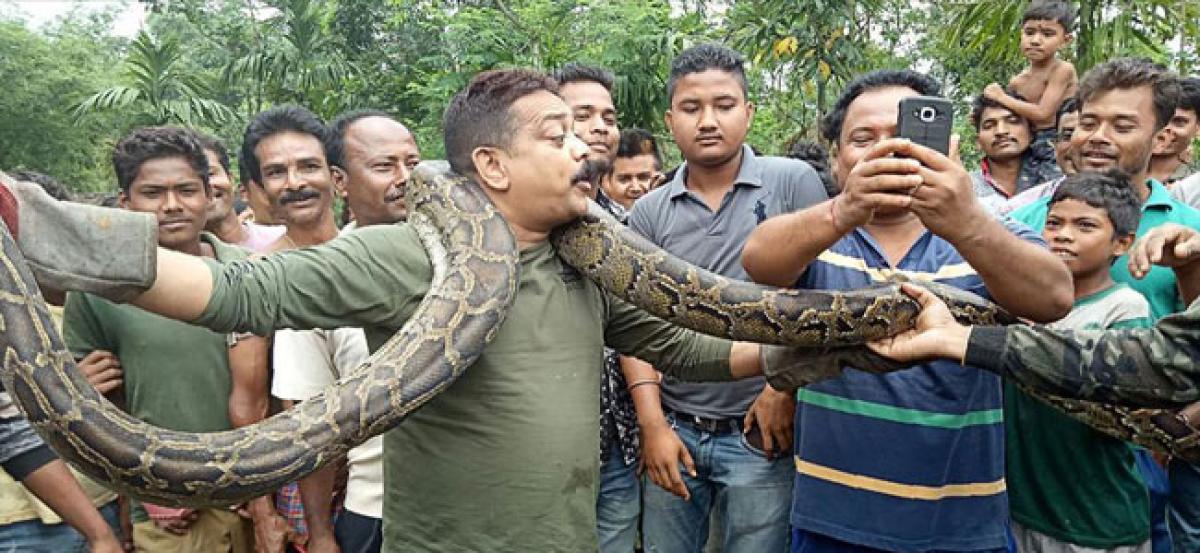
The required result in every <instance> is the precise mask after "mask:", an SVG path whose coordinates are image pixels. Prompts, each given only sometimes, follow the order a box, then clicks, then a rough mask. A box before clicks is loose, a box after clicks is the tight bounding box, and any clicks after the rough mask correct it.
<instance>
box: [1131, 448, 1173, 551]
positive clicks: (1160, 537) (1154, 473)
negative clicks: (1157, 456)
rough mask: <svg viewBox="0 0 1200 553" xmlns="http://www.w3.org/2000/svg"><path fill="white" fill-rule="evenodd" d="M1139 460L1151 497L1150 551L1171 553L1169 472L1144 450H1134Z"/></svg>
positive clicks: (1139, 470) (1138, 466)
mask: <svg viewBox="0 0 1200 553" xmlns="http://www.w3.org/2000/svg"><path fill="white" fill-rule="evenodd" d="M1133 455H1134V458H1135V459H1137V468H1138V473H1140V474H1141V475H1142V481H1144V482H1145V483H1146V492H1147V493H1148V494H1149V495H1150V550H1151V551H1153V553H1171V532H1170V531H1169V530H1168V529H1167V502H1168V501H1170V498H1171V495H1170V494H1171V484H1170V481H1169V480H1168V479H1167V471H1166V470H1164V469H1163V467H1162V465H1159V464H1158V461H1155V460H1154V457H1153V456H1151V455H1150V452H1149V451H1146V450H1144V449H1142V448H1140V447H1139V448H1135V449H1134V450H1133Z"/></svg>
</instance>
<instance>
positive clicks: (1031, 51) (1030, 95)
mask: <svg viewBox="0 0 1200 553" xmlns="http://www.w3.org/2000/svg"><path fill="white" fill-rule="evenodd" d="M1074 22H1075V12H1074V10H1073V9H1072V8H1071V6H1070V5H1069V4H1067V3H1066V2H1035V3H1034V4H1033V5H1032V6H1030V7H1029V9H1027V10H1025V14H1024V15H1023V16H1022V17H1021V52H1022V53H1023V54H1024V55H1025V57H1026V58H1028V59H1029V67H1027V68H1026V69H1025V70H1024V71H1022V72H1021V73H1020V74H1019V75H1017V76H1016V77H1013V78H1012V80H1011V81H1009V87H1011V88H1012V89H1013V90H1014V91H1015V92H1016V93H1018V94H1020V95H1021V96H1024V97H1025V98H1027V99H1028V101H1021V100H1020V99H1018V98H1014V97H1012V96H1009V95H1008V94H1006V93H1005V92H1004V87H1002V86H1000V85H999V84H997V83H991V84H989V85H987V87H985V88H984V89H983V94H984V96H986V97H988V98H990V99H992V100H994V101H996V102H997V103H999V104H1001V105H1003V106H1004V107H1006V108H1008V109H1010V110H1012V111H1013V112H1014V113H1017V114H1018V115H1020V116H1022V117H1025V118H1027V119H1029V120H1030V121H1032V122H1033V127H1034V129H1036V132H1035V136H1034V140H1033V144H1032V145H1031V146H1030V148H1029V149H1030V152H1029V155H1028V156H1026V158H1025V162H1024V164H1023V165H1022V166H1021V173H1022V175H1023V176H1024V175H1029V178H1032V179H1033V181H1034V182H1037V183H1041V182H1046V181H1049V180H1051V179H1054V178H1057V177H1058V176H1059V175H1060V174H1061V173H1060V172H1059V168H1058V164H1057V163H1056V162H1055V159H1054V134H1055V128H1054V123H1055V122H1054V118H1055V115H1056V114H1057V113H1058V108H1059V106H1061V105H1062V103H1063V101H1064V100H1066V99H1067V98H1070V97H1072V96H1074V95H1075V89H1076V85H1077V84H1078V81H1079V78H1078V76H1077V75H1076V74H1075V66H1074V65H1071V63H1070V62H1067V61H1064V60H1061V59H1058V57H1057V55H1056V54H1057V52H1058V49H1059V48H1062V47H1063V46H1065V45H1067V44H1069V43H1070V42H1071V38H1072V36H1071V27H1072V25H1073V24H1074Z"/></svg>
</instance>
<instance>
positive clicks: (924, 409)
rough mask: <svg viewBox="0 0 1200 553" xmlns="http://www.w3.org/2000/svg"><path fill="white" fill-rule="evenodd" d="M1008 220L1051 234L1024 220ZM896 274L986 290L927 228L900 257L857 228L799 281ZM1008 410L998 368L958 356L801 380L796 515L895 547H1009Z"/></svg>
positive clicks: (845, 537) (835, 282) (802, 521)
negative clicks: (880, 371) (892, 257)
mask: <svg viewBox="0 0 1200 553" xmlns="http://www.w3.org/2000/svg"><path fill="white" fill-rule="evenodd" d="M1004 223H1005V226H1006V227H1008V228H1009V230H1010V231H1011V232H1013V233H1014V234H1017V235H1018V236H1020V237H1021V238H1023V239H1025V240H1028V241H1030V242H1035V243H1039V244H1042V243H1043V242H1042V239H1041V237H1039V236H1038V235H1036V234H1035V233H1034V232H1033V231H1032V230H1030V229H1029V228H1028V227H1025V226H1023V225H1020V224H1019V223H1016V222H1015V221H1012V220H1005V221H1004ZM893 274H904V275H905V276H907V277H909V278H914V279H918V280H932V281H937V282H939V283H942V284H947V285H950V286H955V287H958V288H961V289H964V290H968V291H970V292H974V293H976V294H979V295H981V296H984V297H987V290H986V289H985V287H984V284H983V279H982V278H980V276H979V275H978V274H977V273H976V272H975V270H974V269H973V268H972V267H971V266H970V264H968V263H967V262H966V260H965V259H963V257H962V256H961V255H959V253H958V252H957V251H956V250H955V249H954V247H953V246H951V245H950V243H949V242H946V241H945V240H943V239H942V238H939V237H937V236H935V235H933V234H931V233H929V232H926V233H925V234H924V235H922V236H921V237H920V238H919V239H918V240H917V241H916V243H915V244H913V246H912V248H911V250H910V251H909V252H908V254H907V255H905V257H904V258H903V259H901V261H900V263H899V264H898V265H897V266H896V267H892V266H891V265H890V264H889V263H888V261H887V258H886V257H885V256H884V254H883V250H882V248H880V247H879V245H878V244H877V243H876V242H875V240H874V239H873V238H872V237H871V235H870V234H869V233H867V232H866V231H864V230H863V229H861V228H860V229H857V230H855V231H854V232H852V233H850V234H849V235H847V236H845V237H843V238H842V239H841V240H839V241H838V242H837V243H835V244H834V245H833V246H832V247H831V248H830V249H829V250H827V251H825V252H824V253H822V254H821V255H820V256H819V257H818V258H817V259H816V260H815V261H814V262H813V263H812V264H811V265H809V267H808V269H807V271H806V272H805V274H804V276H803V277H801V280H800V283H799V285H800V287H802V288H812V289H852V288H861V287H864V286H867V285H870V284H873V283H878V282H881V281H884V280H886V279H887V278H888V277H889V276H890V275H893ZM1003 419H1004V417H1003V402H1002V397H1001V387H1000V378H999V377H997V376H996V375H994V374H992V373H988V372H986V371H981V370H978V369H976V368H974V367H963V366H960V365H959V364H958V363H955V362H947V361H935V362H932V363H927V364H922V365H915V366H913V367H912V368H910V369H907V370H903V371H898V372H895V373H891V374H888V375H883V376H877V375H873V374H868V373H865V372H860V371H847V372H846V374H845V375H843V376H842V377H841V378H838V379H835V380H830V381H826V382H821V383H818V384H815V385H812V386H809V387H807V388H804V389H801V390H800V391H799V392H798V393H797V405H796V451H795V462H796V484H795V490H794V493H793V499H792V516H791V522H792V525H793V526H794V527H796V528H800V529H802V530H805V531H808V532H815V533H819V534H824V535H827V536H830V537H833V538H835V539H838V540H841V541H845V542H850V543H855V544H860V545H863V546H867V547H872V548H876V549H883V550H889V551H898V550H899V551H913V550H931V549H936V550H947V551H974V550H984V549H998V548H1003V547H1004V546H1005V543H1006V521H1007V519H1008V499H1007V495H1006V492H1005V481H1004V426H1003Z"/></svg>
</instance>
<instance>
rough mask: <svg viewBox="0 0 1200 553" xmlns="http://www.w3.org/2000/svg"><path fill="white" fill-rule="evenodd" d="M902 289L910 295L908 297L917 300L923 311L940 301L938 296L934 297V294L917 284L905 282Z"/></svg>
mask: <svg viewBox="0 0 1200 553" xmlns="http://www.w3.org/2000/svg"><path fill="white" fill-rule="evenodd" d="M900 289H901V290H903V291H904V293H905V294H908V297H910V298H912V299H914V300H917V303H919V304H921V309H924V308H926V307H929V306H930V305H933V304H934V303H935V302H937V301H938V299H937V296H935V295H933V292H930V291H929V290H926V289H925V288H923V287H920V286H917V285H915V284H910V283H907V282H905V283H903V284H901V285H900Z"/></svg>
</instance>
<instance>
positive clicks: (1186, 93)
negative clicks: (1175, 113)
mask: <svg viewBox="0 0 1200 553" xmlns="http://www.w3.org/2000/svg"><path fill="white" fill-rule="evenodd" d="M1178 108H1179V109H1185V110H1190V111H1191V112H1192V113H1194V114H1196V115H1198V116H1200V78H1197V77H1186V78H1182V79H1179V106H1178Z"/></svg>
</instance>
